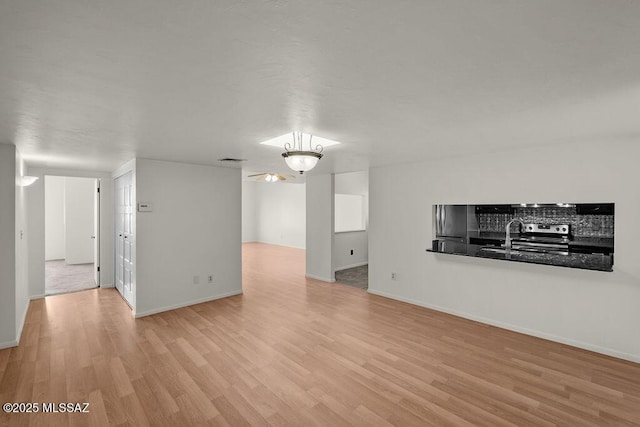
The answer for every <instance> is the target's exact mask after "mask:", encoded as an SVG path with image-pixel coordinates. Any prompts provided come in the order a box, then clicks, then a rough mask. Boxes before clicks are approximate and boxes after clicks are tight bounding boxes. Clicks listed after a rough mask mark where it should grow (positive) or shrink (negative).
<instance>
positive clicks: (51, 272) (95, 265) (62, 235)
mask: <svg viewBox="0 0 640 427" xmlns="http://www.w3.org/2000/svg"><path fill="white" fill-rule="evenodd" d="M44 181H45V186H44V193H45V197H44V199H45V203H44V205H45V206H44V208H45V209H44V211H45V294H46V295H56V294H62V293H68V292H76V291H82V290H86V289H92V288H96V287H98V286H99V285H100V261H99V260H100V249H99V248H100V233H99V230H100V181H99V180H98V179H95V178H78V177H64V176H49V175H47V176H45V178H44Z"/></svg>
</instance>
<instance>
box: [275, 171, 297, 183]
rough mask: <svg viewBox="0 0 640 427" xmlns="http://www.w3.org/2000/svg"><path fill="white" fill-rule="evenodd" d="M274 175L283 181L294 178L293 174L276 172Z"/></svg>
mask: <svg viewBox="0 0 640 427" xmlns="http://www.w3.org/2000/svg"><path fill="white" fill-rule="evenodd" d="M276 176H277V177H278V180H279V181H285V180H287V179H291V178H295V176H293V175H282V174H279V173H277V174H276Z"/></svg>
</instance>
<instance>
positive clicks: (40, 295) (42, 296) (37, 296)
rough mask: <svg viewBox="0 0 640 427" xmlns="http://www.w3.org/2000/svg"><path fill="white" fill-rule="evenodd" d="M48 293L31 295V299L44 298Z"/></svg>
mask: <svg viewBox="0 0 640 427" xmlns="http://www.w3.org/2000/svg"><path fill="white" fill-rule="evenodd" d="M45 296H46V295H45V294H39V295H31V297H30V298H29V299H30V300H31V301H33V300H36V299H41V298H44V297H45Z"/></svg>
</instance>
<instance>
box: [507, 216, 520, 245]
mask: <svg viewBox="0 0 640 427" xmlns="http://www.w3.org/2000/svg"><path fill="white" fill-rule="evenodd" d="M514 222H519V223H520V224H522V225H524V222H523V221H522V220H521V219H520V218H513V219H512V220H511V221H509V222H508V223H507V226H506V227H505V229H504V231H505V234H506V238H505V241H504V247H505V249H506V250H507V251H510V250H511V224H513V223H514Z"/></svg>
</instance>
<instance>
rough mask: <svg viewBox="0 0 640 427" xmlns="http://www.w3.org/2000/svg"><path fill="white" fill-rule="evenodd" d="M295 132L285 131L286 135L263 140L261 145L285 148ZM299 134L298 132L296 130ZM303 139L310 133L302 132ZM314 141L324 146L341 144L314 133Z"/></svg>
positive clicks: (307, 138) (306, 139)
mask: <svg viewBox="0 0 640 427" xmlns="http://www.w3.org/2000/svg"><path fill="white" fill-rule="evenodd" d="M292 133H293V132H289V133H285V134H284V135H280V136H277V137H275V138H271V139H269V140H267V141H264V142H261V143H260V144H261V145H271V146H273V147H278V148H285V144H291V134H292ZM296 134H297V132H296ZM301 135H302V139H303V140H304V141H308V140H309V138H310V137H311V135H310V134H308V133H302V134H301ZM313 143H314V144H319V145H322V146H323V147H324V148H327V147H331V146H332V145H338V144H340V143H339V142H338V141H334V140H332V139H327V138H322V137H320V136H317V135H313Z"/></svg>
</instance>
